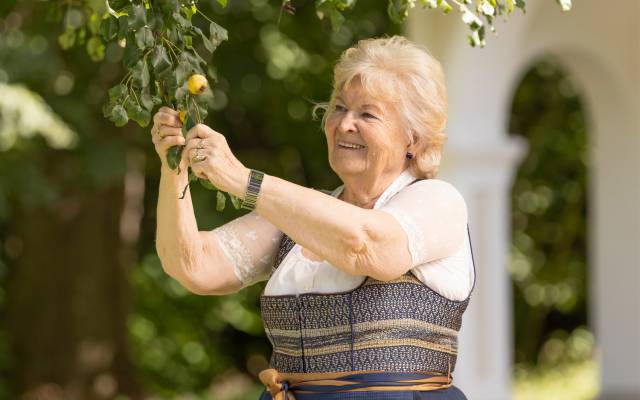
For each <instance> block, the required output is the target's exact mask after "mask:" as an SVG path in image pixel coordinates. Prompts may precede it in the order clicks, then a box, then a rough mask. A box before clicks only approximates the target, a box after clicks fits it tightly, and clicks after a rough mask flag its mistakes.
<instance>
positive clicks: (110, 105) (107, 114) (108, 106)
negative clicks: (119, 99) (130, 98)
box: [102, 101, 115, 119]
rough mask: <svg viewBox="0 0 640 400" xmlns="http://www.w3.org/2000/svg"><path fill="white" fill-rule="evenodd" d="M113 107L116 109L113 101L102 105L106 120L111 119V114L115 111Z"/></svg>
mask: <svg viewBox="0 0 640 400" xmlns="http://www.w3.org/2000/svg"><path fill="white" fill-rule="evenodd" d="M113 107H115V103H113V102H111V101H107V102H105V103H104V104H103V105H102V116H103V117H105V118H109V119H110V118H111V112H112V111H113Z"/></svg>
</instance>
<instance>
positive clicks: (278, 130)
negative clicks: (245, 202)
mask: <svg viewBox="0 0 640 400" xmlns="http://www.w3.org/2000/svg"><path fill="white" fill-rule="evenodd" d="M201 6H203V8H204V10H203V11H204V12H205V13H206V14H207V15H209V16H212V18H215V19H216V21H219V23H220V24H221V25H223V26H225V27H226V28H227V29H228V30H229V40H228V41H227V42H225V43H224V44H222V45H221V46H220V47H219V48H218V49H217V50H216V53H215V56H214V59H213V60H209V61H210V64H211V65H212V66H214V67H212V68H215V70H216V71H215V72H216V74H217V76H218V82H217V83H216V84H212V90H213V92H214V96H215V102H214V103H213V105H212V109H211V112H210V114H209V116H208V118H207V120H206V123H207V124H209V125H210V126H212V127H213V128H214V129H216V130H217V131H219V132H221V133H223V134H224V135H225V136H226V137H227V139H228V141H229V144H230V147H231V148H232V150H233V151H234V153H235V154H236V155H237V157H238V158H239V159H240V160H241V161H242V162H243V163H245V165H247V166H250V167H252V168H256V169H259V170H262V171H265V172H266V173H268V174H272V175H276V176H279V177H282V178H284V179H288V180H290V181H293V182H297V183H300V184H304V185H307V186H312V187H316V188H334V187H336V186H337V185H338V184H339V183H340V182H339V180H338V178H337V177H336V176H335V174H334V173H333V172H332V171H331V169H330V167H329V165H328V161H327V149H326V145H325V139H324V134H323V133H322V131H321V129H320V126H319V121H315V120H313V118H312V117H311V108H312V107H313V105H314V103H315V102H319V101H325V100H327V99H328V96H329V94H330V90H331V71H332V67H333V64H334V63H335V61H336V60H337V58H338V56H339V54H340V53H341V52H342V51H343V50H344V49H345V48H347V47H348V46H350V45H352V44H353V43H354V42H355V41H357V40H358V39H360V38H365V37H371V36H380V35H382V34H393V33H397V32H398V30H399V26H397V25H393V24H392V23H391V22H390V21H389V19H388V16H387V14H386V12H387V10H386V6H385V5H384V4H378V3H374V2H370V3H362V4H360V5H359V6H358V7H356V8H355V9H354V10H353V11H352V13H351V14H350V18H349V19H347V20H345V21H344V23H343V24H342V26H341V28H340V29H339V30H337V31H333V30H332V29H331V26H330V25H329V23H328V21H326V20H325V21H320V20H318V18H317V16H316V14H315V8H314V4H313V2H305V3H301V4H300V5H298V6H297V10H296V14H295V15H288V14H285V15H283V16H282V18H281V19H280V22H279V24H278V17H279V12H280V10H279V3H278V2H268V1H265V0H246V1H233V2H229V4H228V6H227V7H226V8H223V7H221V6H219V5H218V4H217V3H216V2H207V3H206V5H205V4H204V3H202V4H201ZM46 10H47V7H46V4H43V3H40V2H36V1H20V2H17V1H9V2H3V3H2V4H1V5H0V16H1V20H0V81H7V82H10V83H14V82H20V83H23V84H25V85H26V86H27V87H29V88H30V89H31V90H33V91H35V92H37V93H39V94H40V95H42V97H43V98H44V99H45V101H46V102H47V103H48V104H50V105H51V107H52V108H53V110H54V111H55V112H56V113H57V114H58V115H59V116H61V118H62V119H63V120H64V121H65V122H67V123H68V124H69V125H70V126H71V127H73V128H74V129H75V130H76V131H77V133H78V136H79V138H78V139H79V140H78V144H77V146H76V147H75V148H74V149H70V150H64V151H60V150H56V151H54V150H52V149H50V148H49V147H48V146H47V145H46V143H45V142H44V141H43V140H38V139H35V140H33V139H31V140H24V139H19V141H20V142H19V143H18V144H16V147H15V148H14V149H15V151H12V152H11V153H4V154H3V155H2V157H0V188H2V190H1V191H0V200H1V201H2V202H3V203H4V204H6V211H5V213H4V214H3V215H2V218H0V224H1V226H2V230H1V231H0V241H1V243H2V246H0V248H1V249H2V252H3V253H2V254H1V255H0V260H1V262H2V264H1V265H0V276H1V277H3V282H4V281H5V280H6V279H5V278H6V275H7V273H10V271H11V265H12V263H13V260H15V259H16V257H19V256H20V242H19V239H17V238H15V237H14V236H12V234H11V232H9V231H7V230H6V228H7V227H8V226H9V224H10V222H15V221H12V220H11V217H12V212H13V210H15V209H16V207H18V206H20V207H34V206H44V207H49V206H50V207H54V205H55V204H57V203H58V202H59V201H63V200H62V199H63V198H64V195H65V193H66V192H67V191H69V190H71V189H72V190H74V191H86V193H94V192H96V191H98V190H100V189H101V188H105V187H109V186H110V185H114V184H118V182H121V181H122V180H123V179H124V174H125V171H126V163H127V162H126V160H127V152H128V151H130V150H131V149H134V150H136V151H139V152H140V153H142V154H144V155H145V157H146V160H147V161H146V166H145V193H144V204H143V206H144V214H143V217H142V224H141V231H140V237H139V241H138V244H137V247H138V254H139V262H138V263H137V265H135V266H132V268H131V269H130V272H129V276H130V282H131V285H132V288H133V312H132V313H131V315H130V316H129V317H128V323H127V326H128V328H129V338H130V341H131V344H132V351H133V360H134V363H135V364H136V367H137V374H138V376H139V379H140V380H141V381H142V383H143V386H144V387H145V389H146V390H147V391H148V392H149V393H156V394H157V395H158V396H160V397H161V398H174V397H176V396H178V395H181V396H184V395H187V394H189V393H191V394H193V395H194V396H195V397H197V398H207V396H211V393H217V394H216V395H215V396H214V397H215V398H216V399H224V398H232V397H235V398H256V396H257V394H256V390H259V387H258V386H257V378H256V374H257V372H259V371H260V370H261V369H262V368H264V367H265V366H266V365H267V360H268V357H269V355H270V346H269V344H268V341H267V340H266V338H265V337H264V335H263V331H262V326H261V321H260V318H259V313H258V296H259V293H260V292H261V290H262V288H263V286H264V284H258V285H255V286H253V287H250V288H247V289H245V290H243V291H242V292H240V293H238V294H235V295H231V296H224V297H203V296H196V295H193V294H190V293H188V292H187V291H186V290H184V288H182V287H180V286H179V284H177V283H176V282H175V281H173V280H172V279H171V278H169V277H168V276H167V275H166V274H165V273H164V271H162V268H161V265H160V263H159V260H158V258H157V256H156V254H155V210H156V204H157V187H158V184H159V166H160V162H159V160H158V159H157V155H156V154H155V152H154V150H153V146H152V144H151V141H150V137H149V132H148V130H147V129H141V128H140V127H138V126H137V125H135V124H129V125H127V126H126V127H123V128H114V127H113V126H112V125H111V124H110V123H109V122H108V121H106V120H105V119H104V118H103V116H102V113H101V110H100V108H101V104H102V103H103V102H104V101H105V99H106V98H107V90H108V89H109V88H110V87H111V86H113V85H114V84H116V83H117V82H118V80H119V79H120V77H121V76H122V75H123V70H122V66H121V61H122V57H123V54H122V50H121V49H120V48H119V47H118V46H107V47H106V49H105V60H106V61H105V62H103V63H102V64H100V65H98V64H94V63H93V62H92V61H91V60H90V59H89V58H88V57H87V56H86V53H85V50H84V49H83V48H73V49H70V50H66V51H62V50H61V49H60V48H59V46H58V43H57V42H56V40H57V39H56V38H57V35H58V34H60V33H62V31H61V29H62V27H60V26H59V25H57V24H53V22H52V21H50V20H49V19H48V18H47V13H46ZM52 24H53V25H52ZM191 191H192V197H193V201H194V206H195V209H196V214H197V219H198V222H199V226H200V229H201V230H209V229H213V228H214V227H217V226H219V225H221V224H223V223H224V222H226V221H229V220H231V219H233V218H235V217H237V216H239V215H242V214H243V211H238V210H235V209H233V208H230V207H227V208H226V209H225V210H224V211H223V212H222V213H220V212H216V211H215V200H216V199H215V195H212V193H211V192H208V191H206V190H205V189H203V188H201V187H199V186H198V185H195V186H194V187H192V190H191ZM96 240H98V239H96ZM12 243H13V244H12ZM2 293H4V292H2ZM1 299H2V296H0V300H1ZM0 306H2V303H0ZM5 331H6V326H2V327H0V335H2V334H4V332H5ZM2 343H5V342H2ZM2 350H3V351H2V352H0V354H2V357H0V398H2V397H4V398H7V397H11V396H10V395H9V393H14V391H15V390H18V389H19V388H14V387H13V386H12V379H11V376H12V366H13V365H14V363H13V362H12V360H11V351H10V349H2ZM4 350H6V352H5V351H4ZM227 382H236V383H237V384H236V385H235V390H236V392H234V391H233V390H231V389H229V388H228V387H227V388H226V389H225V386H224V385H225V383H227ZM2 393H5V394H6V396H3V395H2ZM226 396H228V397H226ZM120 398H122V399H124V398H125V397H124V396H121V397H120Z"/></svg>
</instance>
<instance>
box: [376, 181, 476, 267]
mask: <svg viewBox="0 0 640 400" xmlns="http://www.w3.org/2000/svg"><path fill="white" fill-rule="evenodd" d="M380 210H381V211H384V212H387V213H389V214H391V215H392V216H393V217H394V218H395V219H396V221H398V223H399V224H400V226H401V227H402V229H403V231H404V232H405V234H406V236H407V243H408V247H409V253H411V259H412V267H416V266H418V265H421V264H424V263H427V262H430V261H434V260H438V259H441V258H444V257H448V256H451V255H453V254H454V253H456V251H458V250H459V249H460V246H461V245H462V244H463V241H464V238H465V235H466V234H467V206H466V203H465V201H464V198H463V197H462V195H461V194H460V192H458V190H457V189H456V188H455V187H454V186H453V185H451V184H450V183H448V182H445V181H443V180H439V179H424V180H420V181H418V182H415V183H413V184H411V185H408V186H407V187H405V188H403V189H402V190H400V192H398V193H397V194H396V195H394V196H393V197H392V198H391V199H390V200H389V201H388V202H387V203H385V204H384V205H383V206H382V207H380Z"/></svg>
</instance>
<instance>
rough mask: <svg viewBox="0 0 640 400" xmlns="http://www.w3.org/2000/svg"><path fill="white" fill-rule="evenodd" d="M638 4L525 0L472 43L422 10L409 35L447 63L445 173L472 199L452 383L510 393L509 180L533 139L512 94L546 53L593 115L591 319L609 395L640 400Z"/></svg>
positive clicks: (445, 19)
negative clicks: (520, 129)
mask: <svg viewBox="0 0 640 400" xmlns="http://www.w3.org/2000/svg"><path fill="white" fill-rule="evenodd" d="M638 21H640V1H637V0H619V1H616V2H611V5H608V6H606V7H605V6H603V5H602V2H601V1H597V0H582V1H579V2H574V9H573V10H572V11H571V12H569V13H562V12H561V11H560V9H559V7H558V6H557V5H556V4H555V3H554V2H552V1H548V2H528V3H527V13H526V14H525V15H522V14H521V13H520V12H516V13H514V14H513V15H512V16H511V17H510V20H509V21H508V22H507V23H506V24H504V23H501V22H498V23H497V24H496V27H497V29H498V35H499V36H498V37H494V36H493V35H491V34H489V36H488V38H487V47H486V48H484V49H474V48H471V47H470V46H469V45H468V44H467V42H466V38H465V36H466V34H467V28H466V26H464V25H463V24H462V23H461V21H460V20H459V14H456V12H455V11H454V12H452V13H451V14H449V15H447V16H445V15H442V14H441V13H440V12H439V11H432V10H414V12H413V13H412V14H411V16H410V18H409V21H408V24H407V36H409V37H410V38H411V39H413V40H415V41H416V42H418V43H420V44H424V45H425V46H426V47H427V48H429V49H430V51H431V52H432V53H433V55H434V56H435V57H436V58H438V59H439V60H440V61H441V63H442V64H443V67H444V69H445V74H446V75H447V86H448V90H449V123H448V126H447V133H448V134H449V137H450V139H449V141H448V143H447V146H446V147H445V158H444V165H443V170H442V176H443V177H444V179H449V180H451V181H452V182H453V183H454V184H455V185H456V186H457V187H458V188H459V189H460V190H461V191H462V193H463V195H465V198H466V200H467V203H468V205H469V209H470V218H471V220H470V229H471V233H472V241H473V245H474V251H475V253H476V255H477V256H478V257H477V258H476V261H477V266H478V286H477V287H476V289H475V293H474V297H473V300H472V302H471V305H470V307H469V311H468V312H467V314H466V315H465V320H464V323H463V329H462V332H461V343H460V362H459V364H458V367H457V368H456V373H455V381H456V383H457V384H458V385H459V386H460V387H461V388H462V389H463V390H464V391H465V392H466V393H467V395H468V397H469V398H470V399H474V400H476V399H491V400H498V399H507V398H510V397H511V383H510V380H511V362H512V361H511V360H512V339H511V336H512V332H513V330H512V327H511V300H510V299H511V293H510V291H509V284H508V275H507V262H508V258H507V257H508V249H509V246H510V229H509V213H510V210H509V209H508V206H509V204H510V201H509V197H510V191H511V181H512V177H513V175H514V173H515V171H516V168H517V167H518V163H519V160H520V158H521V156H522V154H521V153H522V152H523V151H525V150H526V145H523V144H521V143H519V142H518V141H517V140H516V141H514V139H513V136H512V135H510V132H507V131H506V129H507V124H508V118H509V114H508V113H509V111H510V108H511V100H512V94H513V91H514V89H515V87H517V85H518V84H519V81H520V79H521V77H522V75H523V74H524V73H525V72H526V70H527V69H528V68H529V67H530V66H531V65H533V64H534V63H535V62H536V60H537V59H538V58H539V57H542V56H544V55H545V54H549V55H553V56H555V57H557V58H558V59H560V61H561V62H562V63H563V64H564V66H565V67H566V68H567V69H568V72H569V73H571V74H572V75H574V76H575V78H576V79H577V83H578V86H579V88H580V90H581V95H582V96H583V100H584V104H585V107H586V108H587V115H588V118H589V126H588V129H589V132H588V135H589V141H590V146H591V160H590V165H589V168H590V170H589V173H590V183H589V185H590V190H591V192H590V199H589V202H590V217H589V218H590V219H589V234H590V238H589V247H590V248H589V251H590V254H589V263H590V268H591V275H590V280H591V288H590V291H591V292H590V300H591V304H590V310H591V322H590V323H591V326H592V328H594V329H595V333H596V342H597V346H598V351H599V356H600V360H601V370H602V396H601V398H603V399H631V398H633V399H639V398H640V346H639V344H638V340H640V295H639V294H638V292H640V61H639V57H640V56H639V53H640V29H639V25H640V22H638Z"/></svg>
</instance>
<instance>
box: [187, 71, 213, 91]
mask: <svg viewBox="0 0 640 400" xmlns="http://www.w3.org/2000/svg"><path fill="white" fill-rule="evenodd" d="M187 86H188V87H189V92H191V94H196V95H197V94H200V93H202V92H204V91H205V89H206V88H207V87H208V86H209V83H208V82H207V78H205V77H204V76H202V75H200V74H193V75H191V77H190V78H189V81H188V82H187Z"/></svg>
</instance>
